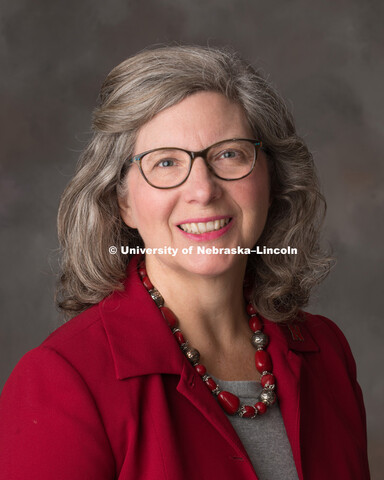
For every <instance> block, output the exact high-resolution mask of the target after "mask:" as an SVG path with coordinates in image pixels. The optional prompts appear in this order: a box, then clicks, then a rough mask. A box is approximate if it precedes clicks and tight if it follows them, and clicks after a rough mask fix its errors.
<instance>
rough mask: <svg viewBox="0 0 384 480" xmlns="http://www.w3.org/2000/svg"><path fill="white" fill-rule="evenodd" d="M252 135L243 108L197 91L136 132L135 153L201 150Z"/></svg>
mask: <svg viewBox="0 0 384 480" xmlns="http://www.w3.org/2000/svg"><path fill="white" fill-rule="evenodd" d="M244 136H246V137H250V136H252V130H251V128H250V126H249V123H248V121H247V118H246V116H245V113H244V110H243V108H242V107H241V106H240V105H239V104H238V103H235V102H233V101H231V100H229V99H228V98H226V97H225V96H224V95H222V94H220V93H216V92H198V93H194V94H193V95H190V96H188V97H186V98H185V99H184V100H182V101H181V102H179V103H177V104H176V105H173V106H171V107H169V108H167V109H165V110H163V111H161V112H159V113H158V114H157V115H155V116H154V117H153V118H152V119H151V120H150V121H149V122H147V123H146V124H145V125H143V126H142V127H141V128H140V130H139V131H138V135H137V138H136V144H135V154H137V153H140V152H143V151H146V150H150V149H152V148H158V147H180V148H185V149H189V150H201V149H203V148H206V147H207V146H209V145H212V144H213V143H216V142H218V141H221V140H227V139H229V138H239V137H244Z"/></svg>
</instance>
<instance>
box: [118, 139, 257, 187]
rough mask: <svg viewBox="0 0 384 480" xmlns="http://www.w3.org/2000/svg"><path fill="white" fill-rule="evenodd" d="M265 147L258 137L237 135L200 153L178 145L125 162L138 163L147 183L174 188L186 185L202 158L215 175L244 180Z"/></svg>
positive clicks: (127, 165) (145, 153)
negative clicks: (261, 149) (260, 150)
mask: <svg viewBox="0 0 384 480" xmlns="http://www.w3.org/2000/svg"><path fill="white" fill-rule="evenodd" d="M261 146H262V143H261V142H259V141H257V140H249V139H246V138H234V139H232V140H223V141H222V142H218V143H215V144H214V145H211V146H210V147H208V148H205V149H204V150H200V151H198V152H192V151H190V150H184V149H182V148H175V147H169V148H168V147H164V148H154V149H153V150H148V151H147V152H143V153H139V154H138V155H135V156H134V157H132V158H129V159H128V160H127V163H126V164H125V165H126V167H129V166H130V165H132V164H133V163H136V164H137V165H138V167H139V169H140V172H141V174H142V175H143V177H144V179H145V180H146V181H147V183H149V185H151V186H152V187H155V188H164V189H165V188H174V187H178V186H179V185H181V184H183V183H184V182H185V181H186V180H187V178H188V177H189V174H190V173H191V169H192V164H193V161H194V160H195V159H196V158H198V157H202V158H203V159H204V160H205V163H206V165H207V167H208V169H209V170H210V172H211V173H212V174H213V175H215V177H217V178H220V179H221V180H226V181H232V180H240V179H241V178H244V177H246V176H248V175H249V174H250V173H251V172H252V170H253V169H254V167H255V164H256V159H257V153H258V150H259V149H260V147H261Z"/></svg>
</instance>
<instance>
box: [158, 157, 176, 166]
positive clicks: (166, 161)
mask: <svg viewBox="0 0 384 480" xmlns="http://www.w3.org/2000/svg"><path fill="white" fill-rule="evenodd" d="M174 165H175V160H173V159H172V158H165V159H164V160H160V161H159V162H157V164H156V167H161V168H164V167H173V166H174Z"/></svg>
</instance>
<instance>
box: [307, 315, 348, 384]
mask: <svg viewBox="0 0 384 480" xmlns="http://www.w3.org/2000/svg"><path fill="white" fill-rule="evenodd" d="M302 318H303V321H302V322H299V325H300V324H302V325H303V326H304V328H305V329H306V331H307V334H309V335H310V336H311V337H312V339H313V340H314V342H315V343H316V344H317V345H318V347H319V351H320V352H321V353H323V354H328V352H329V353H331V352H332V354H336V355H337V356H338V357H339V359H341V360H343V361H344V362H345V363H346V364H347V366H348V370H349V372H350V374H351V375H352V376H356V364H355V360H354V358H353V354H352V351H351V348H350V345H349V343H348V340H347V339H346V337H345V335H344V333H343V332H342V330H341V329H340V327H339V326H338V325H337V324H336V323H335V322H334V321H333V320H331V319H329V318H327V317H325V316H323V315H316V314H312V313H308V312H302Z"/></svg>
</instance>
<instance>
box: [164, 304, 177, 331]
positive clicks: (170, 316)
mask: <svg viewBox="0 0 384 480" xmlns="http://www.w3.org/2000/svg"><path fill="white" fill-rule="evenodd" d="M160 310H161V313H162V314H163V317H164V318H165V320H166V321H167V323H168V325H169V326H170V327H171V328H175V327H177V325H178V323H179V322H178V320H177V317H176V315H175V314H174V313H173V312H172V310H170V309H169V308H167V307H160Z"/></svg>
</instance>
